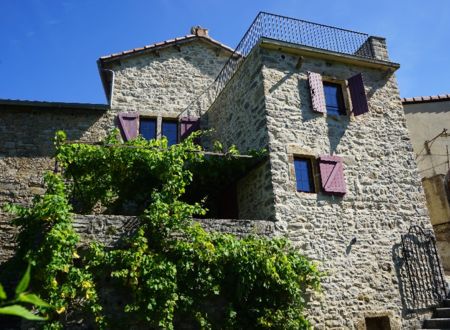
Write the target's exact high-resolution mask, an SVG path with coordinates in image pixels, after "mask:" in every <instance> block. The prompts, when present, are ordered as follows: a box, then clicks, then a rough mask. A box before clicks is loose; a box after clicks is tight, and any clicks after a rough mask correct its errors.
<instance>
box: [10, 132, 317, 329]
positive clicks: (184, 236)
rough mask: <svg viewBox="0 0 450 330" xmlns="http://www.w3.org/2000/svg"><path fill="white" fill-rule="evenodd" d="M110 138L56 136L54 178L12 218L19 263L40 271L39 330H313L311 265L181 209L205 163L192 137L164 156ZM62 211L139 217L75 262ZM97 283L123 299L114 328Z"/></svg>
mask: <svg viewBox="0 0 450 330" xmlns="http://www.w3.org/2000/svg"><path fill="white" fill-rule="evenodd" d="M113 136H114V135H112V136H111V137H109V138H108V139H107V140H106V141H105V142H104V143H103V144H102V145H87V144H67V143H65V134H64V133H62V132H59V133H58V134H57V137H56V146H57V156H56V158H57V160H58V163H59V166H60V168H61V169H62V174H47V176H46V179H45V181H46V184H47V192H46V194H45V195H44V196H38V197H36V198H35V199H34V201H33V205H32V206H31V207H30V208H22V207H17V206H9V207H8V208H9V210H10V211H12V212H15V213H16V214H17V215H18V218H17V219H16V220H15V223H16V224H17V225H18V226H19V227H20V235H19V253H20V255H21V256H22V257H23V258H25V259H28V260H30V261H31V262H32V263H33V264H35V265H39V267H37V271H36V281H35V283H33V284H34V288H36V290H38V292H39V293H40V294H41V295H42V297H44V298H45V299H47V301H48V302H49V304H50V305H52V306H54V307H55V311H54V312H52V311H51V310H49V309H48V308H46V307H45V306H41V309H42V311H45V312H46V313H48V314H49V316H50V318H51V320H52V322H51V323H49V324H47V328H61V327H62V326H63V322H62V321H63V320H64V319H66V318H67V317H69V316H71V315H81V314H83V315H87V316H85V318H84V319H85V320H87V321H86V322H90V323H95V324H96V325H97V327H98V328H114V326H117V327H120V326H119V324H124V323H125V324H127V321H126V320H133V324H138V325H140V326H142V327H144V328H164V329H172V328H174V327H176V326H177V324H180V323H182V322H188V323H191V324H192V325H193V326H194V327H196V328H202V329H249V328H273V329H308V328H309V327H310V326H309V323H308V321H307V320H306V318H305V317H304V315H303V308H304V306H305V295H306V294H307V293H308V291H310V290H318V289H319V286H320V284H319V281H320V277H321V273H320V272H319V271H318V270H317V268H316V266H315V265H314V264H313V263H312V262H311V261H310V260H308V259H307V258H305V257H304V256H302V255H301V254H299V253H298V252H297V251H296V250H295V249H294V248H293V247H292V246H291V245H290V243H289V242H288V241H286V240H285V239H281V238H277V239H269V238H263V237H257V236H249V237H246V238H242V239H238V238H236V237H234V236H232V235H229V234H223V233H207V232H205V231H204V230H203V229H202V228H200V226H199V225H196V224H192V221H191V219H192V218H193V217H195V216H199V215H200V216H201V215H204V214H205V212H206V210H205V209H204V208H203V207H202V204H201V201H198V202H196V203H187V202H186V201H184V200H183V196H184V195H185V193H186V188H187V187H188V186H189V184H190V183H191V182H192V180H193V174H192V172H191V171H190V169H192V168H205V170H207V168H206V167H204V166H197V165H196V164H203V163H204V162H205V156H204V155H203V153H202V152H201V151H202V150H201V147H200V146H198V145H196V144H195V143H194V139H195V138H197V137H198V134H193V135H191V136H190V137H189V138H188V139H186V140H184V141H183V142H182V143H180V144H178V145H174V146H170V147H168V146H167V141H166V140H165V139H161V140H156V141H155V140H154V141H145V140H143V139H140V138H138V139H136V140H133V141H130V142H126V143H124V144H122V143H119V141H117V140H116V139H115V138H114V137H113ZM235 152H236V151H235V150H234V149H233V153H235ZM215 162H217V161H215ZM215 166H217V165H215ZM144 182H145V183H146V184H143V183H144ZM147 183H148V184H147ZM69 199H70V200H71V201H74V200H75V201H76V203H78V204H79V205H80V204H81V206H79V207H80V209H82V210H84V211H85V212H89V211H90V210H92V209H93V208H94V207H96V205H97V206H98V205H99V204H100V205H102V206H103V207H106V209H109V210H110V211H111V210H114V209H120V208H123V205H125V204H126V203H127V201H129V200H133V201H134V202H135V203H136V204H137V205H145V208H143V209H142V212H141V215H140V218H139V219H140V221H139V228H138V229H137V230H136V232H135V233H134V234H131V235H130V236H129V237H128V238H127V239H126V240H124V241H123V242H122V244H120V245H118V246H115V247H114V248H106V247H103V246H101V245H100V244H98V243H93V244H91V246H90V248H89V250H88V251H83V250H82V248H81V245H80V238H79V236H78V234H77V233H76V232H75V231H74V228H73V226H72V213H71V212H72V206H71V203H70V202H69ZM80 256H81V257H80ZM105 279H106V280H108V281H109V283H110V284H112V285H114V286H115V288H116V289H117V290H119V291H117V292H120V290H122V291H121V292H127V294H128V295H129V299H128V300H127V303H126V305H125V307H124V309H123V313H121V314H120V315H119V316H117V315H115V316H114V315H113V316H111V315H107V316H105V315H104V314H105V313H104V306H102V303H101V299H100V298H99V297H100V296H101V293H99V292H100V290H99V288H100V287H101V286H102V285H103V283H104V281H105ZM80 313H81V314H80ZM108 321H109V323H108ZM120 322H123V323H120Z"/></svg>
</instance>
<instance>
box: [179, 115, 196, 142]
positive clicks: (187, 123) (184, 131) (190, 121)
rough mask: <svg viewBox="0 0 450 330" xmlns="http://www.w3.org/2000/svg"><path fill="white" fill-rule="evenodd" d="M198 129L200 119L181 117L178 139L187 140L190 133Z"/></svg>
mask: <svg viewBox="0 0 450 330" xmlns="http://www.w3.org/2000/svg"><path fill="white" fill-rule="evenodd" d="M199 129H200V118H198V117H181V118H180V138H181V140H183V139H185V138H187V137H188V136H189V134H191V133H192V132H195V131H198V130H199Z"/></svg>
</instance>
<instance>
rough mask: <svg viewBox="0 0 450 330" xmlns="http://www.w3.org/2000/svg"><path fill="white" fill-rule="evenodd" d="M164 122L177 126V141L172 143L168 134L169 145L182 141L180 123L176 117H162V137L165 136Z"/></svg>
mask: <svg viewBox="0 0 450 330" xmlns="http://www.w3.org/2000/svg"><path fill="white" fill-rule="evenodd" d="M164 123H173V124H175V126H176V129H175V134H176V136H175V143H173V144H170V141H169V138H168V137H167V136H166V138H167V142H168V145H169V146H171V145H174V144H178V143H180V123H179V121H178V120H176V119H175V118H170V117H169V118H165V117H162V118H161V128H160V131H161V136H160V137H161V138H162V137H164V136H165V135H164V132H163V127H164Z"/></svg>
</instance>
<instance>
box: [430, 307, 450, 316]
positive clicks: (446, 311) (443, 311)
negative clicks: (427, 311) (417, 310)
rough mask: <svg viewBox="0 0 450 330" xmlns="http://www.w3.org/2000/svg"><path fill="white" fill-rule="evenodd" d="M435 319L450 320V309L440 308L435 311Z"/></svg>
mask: <svg viewBox="0 0 450 330" xmlns="http://www.w3.org/2000/svg"><path fill="white" fill-rule="evenodd" d="M433 317H437V318H445V317H449V318H450V307H438V308H436V309H435V310H434V313H433Z"/></svg>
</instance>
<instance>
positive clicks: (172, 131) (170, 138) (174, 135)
mask: <svg viewBox="0 0 450 330" xmlns="http://www.w3.org/2000/svg"><path fill="white" fill-rule="evenodd" d="M161 132H162V136H165V137H166V138H167V142H168V145H169V146H171V145H174V144H177V143H178V122H176V121H172V120H171V121H168V120H163V121H162V130H161Z"/></svg>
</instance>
